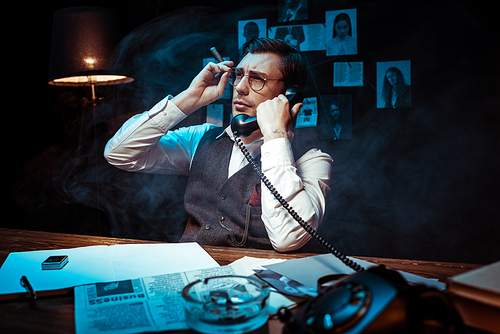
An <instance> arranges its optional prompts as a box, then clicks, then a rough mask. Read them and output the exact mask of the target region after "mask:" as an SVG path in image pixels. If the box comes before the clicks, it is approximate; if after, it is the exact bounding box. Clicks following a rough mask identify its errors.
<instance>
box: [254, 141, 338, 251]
mask: <svg viewBox="0 0 500 334" xmlns="http://www.w3.org/2000/svg"><path fill="white" fill-rule="evenodd" d="M261 154H262V155H261V163H262V171H263V173H264V174H265V175H266V177H267V178H268V179H269V181H270V182H271V184H272V185H273V186H274V187H275V188H276V190H277V191H278V192H279V194H280V195H281V196H282V197H283V198H284V199H285V200H286V201H287V202H288V204H289V205H290V206H291V207H292V208H293V210H294V211H295V212H297V214H298V215H299V216H300V217H302V219H303V220H304V221H305V222H306V223H307V224H309V225H310V226H311V227H312V228H314V229H315V230H317V229H318V226H319V223H320V222H321V220H322V219H323V215H324V213H325V206H326V194H327V192H328V191H329V190H330V187H329V182H330V173H331V167H332V163H333V160H332V158H331V157H330V155H328V154H326V153H324V152H322V151H320V150H318V149H312V150H309V151H308V152H306V153H305V154H304V155H303V156H302V157H300V159H299V160H297V161H296V162H295V160H294V157H293V153H292V149H291V145H290V142H289V141H288V140H287V139H274V140H270V141H268V142H265V143H264V144H263V145H262V148H261ZM261 196H262V197H261V202H262V220H263V221H264V224H265V226H266V230H267V233H268V235H269V239H270V240H271V244H272V245H273V247H274V248H275V249H276V250H277V251H279V252H285V251H292V250H296V249H299V248H300V247H302V246H304V245H305V244H306V243H307V242H308V241H309V240H310V239H311V235H310V234H309V233H307V232H306V231H305V230H304V229H303V228H302V227H301V226H300V225H299V223H298V222H296V221H295V219H294V218H293V217H292V216H291V215H290V214H289V213H288V211H287V210H286V209H285V208H284V207H283V206H282V205H281V204H280V203H279V202H278V200H276V199H275V197H274V196H273V194H272V193H271V192H270V191H269V190H268V189H267V188H266V186H265V185H264V184H262V195H261Z"/></svg>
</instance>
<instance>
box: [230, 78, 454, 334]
mask: <svg viewBox="0 0 500 334" xmlns="http://www.w3.org/2000/svg"><path fill="white" fill-rule="evenodd" d="M285 96H286V97H287V98H288V100H289V104H290V108H292V106H293V105H295V104H296V103H298V102H302V100H303V94H302V92H300V91H298V90H297V89H296V88H295V87H292V88H289V89H288V90H287V91H286V93H285ZM258 128H259V126H258V124H257V118H256V117H249V116H248V115H244V114H240V115H237V116H236V117H234V118H233V120H232V122H231V130H232V131H233V133H234V135H235V139H236V143H237V145H238V146H239V148H240V149H241V151H242V152H243V154H244V155H245V157H246V159H247V160H248V161H249V163H250V164H252V166H253V168H254V169H255V171H256V173H257V174H258V175H259V177H260V178H261V180H262V182H263V183H264V185H265V186H266V187H267V188H268V189H269V190H270V191H271V193H272V194H273V195H274V197H275V198H276V199H277V200H278V201H279V202H280V204H281V205H282V206H283V207H284V208H285V209H286V210H287V211H288V213H289V214H290V215H291V216H292V217H293V218H294V219H295V220H296V221H297V222H298V223H299V225H300V226H302V228H304V229H305V230H306V231H307V232H308V233H309V234H311V236H312V237H313V238H314V239H316V241H318V242H319V243H320V244H321V245H322V246H323V247H324V248H326V249H327V250H328V251H330V252H331V253H332V254H333V255H334V256H336V257H337V258H339V259H340V260H341V261H342V262H343V263H344V264H345V265H347V266H348V267H350V268H352V269H354V270H355V271H356V272H357V273H355V274H353V275H331V276H325V277H322V278H320V279H319V280H318V296H317V297H315V298H313V299H311V300H308V301H306V302H305V303H304V304H303V305H302V306H301V307H300V308H299V309H298V310H296V311H295V312H291V311H290V310H288V309H286V308H282V309H280V310H279V312H278V317H279V318H280V319H281V321H282V322H284V323H285V326H284V328H283V334H299V333H308V334H317V333H321V334H323V333H352V334H357V333H364V334H371V333H391V334H392V333H410V334H449V333H463V326H462V323H461V320H460V317H459V316H458V313H457V312H456V311H455V309H454V308H453V306H452V305H451V303H450V302H449V300H448V297H447V296H446V295H445V294H444V293H442V292H440V291H438V290H435V289H432V288H428V287H426V286H422V285H417V286H410V285H409V284H408V283H407V282H406V281H405V280H404V278H403V277H402V276H401V275H400V274H399V273H398V272H397V271H394V270H391V269H387V268H385V266H383V265H380V266H374V267H372V268H368V269H366V270H365V268H363V267H361V266H360V265H359V264H357V263H356V262H355V261H353V260H351V259H349V258H348V257H347V256H345V255H344V254H342V253H341V252H340V251H338V250H337V249H336V248H335V247H333V246H332V245H331V244H330V243H329V242H328V241H326V240H325V239H324V238H322V237H321V236H320V235H319V234H318V233H317V232H316V231H315V230H314V229H313V228H311V227H310V226H309V225H308V224H307V223H306V222H305V221H304V220H303V219H302V218H301V217H300V216H299V215H298V214H297V213H296V212H295V211H294V210H293V208H292V207H291V206H290V205H289V204H288V203H287V201H286V200H285V199H284V198H283V197H282V196H281V195H280V194H279V193H278V191H277V190H276V189H275V188H274V186H273V185H272V184H271V182H269V180H268V179H267V177H266V176H265V175H264V173H262V171H261V169H260V167H259V166H258V165H257V164H256V163H255V161H254V160H253V158H252V156H251V155H250V153H249V152H248V150H247V148H246V147H245V145H244V144H243V142H242V141H241V139H240V137H247V136H249V135H250V134H252V133H253V132H254V131H255V130H257V129H258Z"/></svg>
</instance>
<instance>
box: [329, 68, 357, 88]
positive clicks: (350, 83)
mask: <svg viewBox="0 0 500 334" xmlns="http://www.w3.org/2000/svg"><path fill="white" fill-rule="evenodd" d="M333 86H334V87H362V86H363V62H337V63H333Z"/></svg>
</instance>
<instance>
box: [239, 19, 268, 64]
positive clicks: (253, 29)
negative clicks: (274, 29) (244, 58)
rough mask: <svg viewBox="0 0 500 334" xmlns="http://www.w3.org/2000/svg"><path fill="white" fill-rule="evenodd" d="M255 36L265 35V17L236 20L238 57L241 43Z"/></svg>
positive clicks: (240, 53) (240, 52)
mask: <svg viewBox="0 0 500 334" xmlns="http://www.w3.org/2000/svg"><path fill="white" fill-rule="evenodd" d="M257 37H267V19H256V20H243V21H238V50H239V55H240V59H241V55H242V48H241V47H242V46H243V44H245V43H246V42H248V41H250V40H251V39H254V38H257Z"/></svg>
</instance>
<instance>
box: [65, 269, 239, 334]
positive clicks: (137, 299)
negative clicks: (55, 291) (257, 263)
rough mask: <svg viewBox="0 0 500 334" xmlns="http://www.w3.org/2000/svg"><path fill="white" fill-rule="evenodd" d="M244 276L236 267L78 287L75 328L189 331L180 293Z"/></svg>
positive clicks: (90, 330) (80, 333) (80, 331)
mask: <svg viewBox="0 0 500 334" xmlns="http://www.w3.org/2000/svg"><path fill="white" fill-rule="evenodd" d="M222 275H244V276H247V275H248V272H247V271H246V270H245V269H243V267H241V266H239V265H234V266H233V265H229V266H222V267H213V268H207V269H200V270H193V271H188V272H179V273H172V274H165V275H159V276H151V277H143V278H138V279H130V280H122V281H116V282H107V283H94V284H87V285H81V286H77V287H75V289H74V291H75V292H74V293H75V328H76V333H77V334H85V333H96V332H100V333H110V334H111V333H112V334H115V333H141V332H153V331H170V330H184V329H189V327H188V326H187V324H186V320H185V315H184V300H183V299H182V297H181V291H182V289H183V288H184V286H186V285H187V284H189V283H190V282H193V281H196V280H198V279H203V278H206V277H211V276H222Z"/></svg>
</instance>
